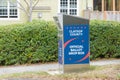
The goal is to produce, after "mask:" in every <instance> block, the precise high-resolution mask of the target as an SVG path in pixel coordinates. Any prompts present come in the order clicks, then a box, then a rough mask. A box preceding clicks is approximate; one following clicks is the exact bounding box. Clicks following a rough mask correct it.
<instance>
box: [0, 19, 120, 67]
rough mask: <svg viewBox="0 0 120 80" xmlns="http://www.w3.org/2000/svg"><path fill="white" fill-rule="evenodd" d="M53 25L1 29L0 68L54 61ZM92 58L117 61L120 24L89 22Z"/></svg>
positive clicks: (35, 24)
mask: <svg viewBox="0 0 120 80" xmlns="http://www.w3.org/2000/svg"><path fill="white" fill-rule="evenodd" d="M57 40H58V39H57V29H56V25H55V24H54V23H53V22H46V21H33V22H32V23H26V24H16V25H9V26H1V27H0V65H12V64H25V63H38V62H50V61H57V46H58V45H57ZM90 50H91V56H90V58H91V59H96V58H120V23H118V22H107V21H91V23H90Z"/></svg>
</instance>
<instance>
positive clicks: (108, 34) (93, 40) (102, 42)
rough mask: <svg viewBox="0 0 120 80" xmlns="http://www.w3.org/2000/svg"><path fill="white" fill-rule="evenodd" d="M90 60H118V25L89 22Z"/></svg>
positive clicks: (107, 22)
mask: <svg viewBox="0 0 120 80" xmlns="http://www.w3.org/2000/svg"><path fill="white" fill-rule="evenodd" d="M90 50H91V59H96V58H120V23H118V22H110V21H91V23H90Z"/></svg>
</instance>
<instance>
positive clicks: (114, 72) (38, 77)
mask: <svg viewBox="0 0 120 80" xmlns="http://www.w3.org/2000/svg"><path fill="white" fill-rule="evenodd" d="M4 79H5V80H6V79H7V80H9V79H10V80H22V79H24V80H120V65H106V66H91V67H90V70H88V71H86V72H80V73H70V74H61V75H49V74H48V73H46V72H25V73H16V74H8V75H7V74H6V75H1V76H0V80H4Z"/></svg>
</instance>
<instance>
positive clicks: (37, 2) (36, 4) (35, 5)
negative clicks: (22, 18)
mask: <svg viewBox="0 0 120 80" xmlns="http://www.w3.org/2000/svg"><path fill="white" fill-rule="evenodd" d="M39 1H40V0H37V1H36V2H35V4H34V5H33V7H32V9H33V8H34V7H35V6H36V5H37V3H38V2H39Z"/></svg>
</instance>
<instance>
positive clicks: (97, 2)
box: [93, 0, 120, 11]
mask: <svg viewBox="0 0 120 80" xmlns="http://www.w3.org/2000/svg"><path fill="white" fill-rule="evenodd" d="M102 1H103V2H102ZM102 7H103V8H102ZM102 9H103V10H102ZM93 10H99V11H114V10H115V11H120V0H93Z"/></svg>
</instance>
